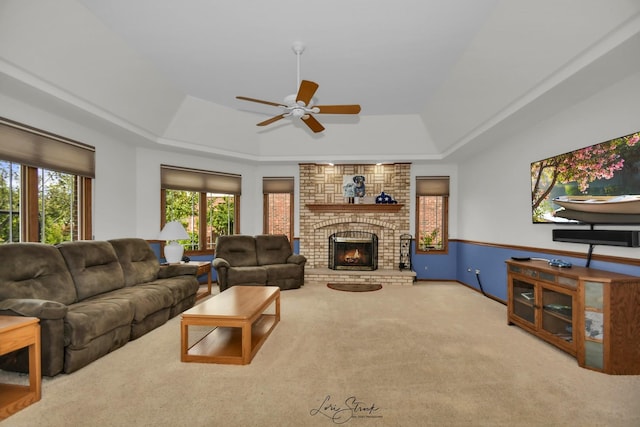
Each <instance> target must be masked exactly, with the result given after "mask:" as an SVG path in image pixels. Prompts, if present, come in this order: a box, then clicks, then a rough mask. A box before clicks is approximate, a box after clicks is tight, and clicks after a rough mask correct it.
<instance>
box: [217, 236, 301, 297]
mask: <svg viewBox="0 0 640 427" xmlns="http://www.w3.org/2000/svg"><path fill="white" fill-rule="evenodd" d="M306 262H307V259H306V258H305V257H304V256H303V255H299V254H294V253H293V251H292V249H291V244H290V243H289V239H288V238H287V236H285V235H270V234H269V235H267V234H262V235H259V236H255V237H254V236H247V235H233V236H220V237H218V239H217V241H216V257H215V258H214V260H213V268H215V270H216V273H217V275H218V286H219V287H220V292H222V291H224V290H225V289H227V288H229V287H231V286H235V285H245V286H246V285H255V286H265V285H266V286H278V287H279V288H280V289H296V288H299V287H301V286H302V285H304V265H305V263H306Z"/></svg>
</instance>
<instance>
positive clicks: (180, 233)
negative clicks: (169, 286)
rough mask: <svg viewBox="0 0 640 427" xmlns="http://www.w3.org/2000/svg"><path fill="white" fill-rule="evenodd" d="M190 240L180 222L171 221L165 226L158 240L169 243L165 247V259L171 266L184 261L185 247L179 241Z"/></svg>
mask: <svg viewBox="0 0 640 427" xmlns="http://www.w3.org/2000/svg"><path fill="white" fill-rule="evenodd" d="M188 238H189V235H188V234H187V231H186V230H185V229H184V227H183V226H182V224H180V222H178V221H171V222H168V223H166V224H165V226H164V228H163V229H162V231H161V232H160V235H159V236H158V239H160V240H165V241H167V244H166V245H165V246H164V257H165V259H166V260H167V262H168V263H169V264H175V263H178V262H180V261H181V260H182V254H183V253H184V247H182V245H181V244H180V243H178V242H177V240H184V239H188Z"/></svg>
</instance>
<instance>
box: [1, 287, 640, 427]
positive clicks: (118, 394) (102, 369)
mask: <svg viewBox="0 0 640 427" xmlns="http://www.w3.org/2000/svg"><path fill="white" fill-rule="evenodd" d="M179 325H180V320H179V318H175V319H172V320H170V321H169V322H168V323H167V324H166V325H164V326H162V327H160V328H158V329H156V330H154V331H152V332H151V333H149V334H147V335H145V336H143V337H142V338H140V339H138V340H136V341H133V342H130V343H128V344H127V345H126V346H125V347H123V348H121V349H119V350H117V351H115V352H113V353H111V354H109V355H107V356H105V357H103V358H101V359H100V360H98V361H96V362H94V363H92V364H91V365H89V366H87V367H85V368H83V369H81V370H80V371H78V372H75V373H73V374H71V375H60V376H57V377H55V378H52V379H51V378H45V380H44V382H43V394H42V400H41V401H40V402H38V403H36V404H34V405H32V406H30V407H28V408H26V409H23V410H22V411H20V412H18V413H16V414H14V415H12V416H11V417H9V418H7V419H6V420H4V421H3V422H0V426H1V427H5V426H7V427H9V426H11V427H21V426H60V427H62V426H331V425H335V424H343V425H347V426H359V427H363V426H366V427H373V426H639V425H640V408H639V407H638V402H640V376H608V375H604V374H600V373H597V372H593V371H589V370H586V369H582V368H580V367H578V366H577V363H576V361H575V359H573V358H572V357H570V356H568V355H566V354H565V353H563V352H561V351H559V350H557V349H555V348H554V347H552V346H550V345H547V344H545V343H544V342H542V341H540V340H539V339H537V338H535V337H533V336H531V335H529V334H527V333H525V332H524V331H522V330H521V329H519V328H517V327H514V326H507V323H506V307H505V306H504V305H502V304H500V303H498V302H495V301H493V300H490V299H488V298H485V297H483V296H482V295H481V294H479V293H477V292H475V291H473V290H471V289H468V288H466V287H464V286H462V285H459V284H456V283H427V284H417V285H415V286H411V287H409V286H406V287H400V286H385V287H384V288H383V289H382V290H380V291H377V292H362V293H354V292H336V291H334V290H331V289H329V288H327V286H326V284H325V283H308V284H307V285H305V286H304V287H303V288H302V289H297V290H290V291H284V292H283V293H282V321H281V322H280V323H279V324H278V326H277V327H276V328H275V330H274V331H273V333H272V335H271V336H270V337H269V339H268V340H267V341H266V342H265V344H264V346H263V347H262V349H261V350H260V351H259V352H258V354H257V355H256V357H255V359H254V360H253V362H252V363H251V364H250V365H247V366H225V365H215V364H198V363H181V362H180V357H179V345H180V328H179ZM192 335H196V334H192ZM4 375H5V376H6V375H13V374H9V373H4Z"/></svg>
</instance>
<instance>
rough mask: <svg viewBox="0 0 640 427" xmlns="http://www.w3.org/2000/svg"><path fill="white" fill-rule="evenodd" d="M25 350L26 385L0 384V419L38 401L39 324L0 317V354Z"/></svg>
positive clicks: (33, 320) (32, 321)
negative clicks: (26, 361)
mask: <svg viewBox="0 0 640 427" xmlns="http://www.w3.org/2000/svg"><path fill="white" fill-rule="evenodd" d="M24 347H29V385H28V386H24V385H15V384H0V420H3V419H5V418H7V417H8V416H9V415H11V414H13V413H15V412H18V411H19V410H21V409H23V408H25V407H27V406H29V405H31V404H32V403H34V402H37V401H39V400H40V396H41V388H40V387H41V381H42V373H41V365H40V362H41V360H40V321H39V320H38V318H36V317H19V316H0V355H3V354H7V353H10V352H12V351H15V350H19V349H21V348H24Z"/></svg>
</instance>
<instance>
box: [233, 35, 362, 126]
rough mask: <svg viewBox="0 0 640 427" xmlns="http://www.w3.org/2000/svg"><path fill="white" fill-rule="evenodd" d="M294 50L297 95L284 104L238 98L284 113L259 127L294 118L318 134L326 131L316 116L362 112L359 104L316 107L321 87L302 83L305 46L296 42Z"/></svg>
mask: <svg viewBox="0 0 640 427" xmlns="http://www.w3.org/2000/svg"><path fill="white" fill-rule="evenodd" d="M292 49H293V51H294V52H295V54H296V57H297V61H298V85H297V88H298V93H297V94H293V95H289V96H287V97H286V98H285V99H284V102H281V103H280V102H271V101H263V100H261V99H255V98H247V97H246V96H236V98H237V99H241V100H243V101H251V102H257V103H260V104H266V105H273V106H274V107H280V108H282V110H283V112H282V113H280V114H278V115H277V116H274V117H271V118H270V119H267V120H265V121H263V122H260V123H258V124H257V126H266V125H269V124H271V123H274V122H277V121H278V120H281V119H283V118H285V117H294V118H299V119H302V122H303V123H304V124H306V125H307V126H309V129H311V130H312V131H313V132H316V133H318V132H322V131H323V130H324V126H322V124H320V122H319V121H318V120H316V118H315V117H313V115H314V114H358V113H359V112H360V105H357V104H353V105H314V98H313V95H314V94H315V93H316V91H317V90H318V87H319V85H318V84H317V83H315V82H312V81H309V80H302V81H300V55H301V54H302V52H303V51H304V45H303V44H302V43H300V42H296V43H294V44H293V46H292Z"/></svg>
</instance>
